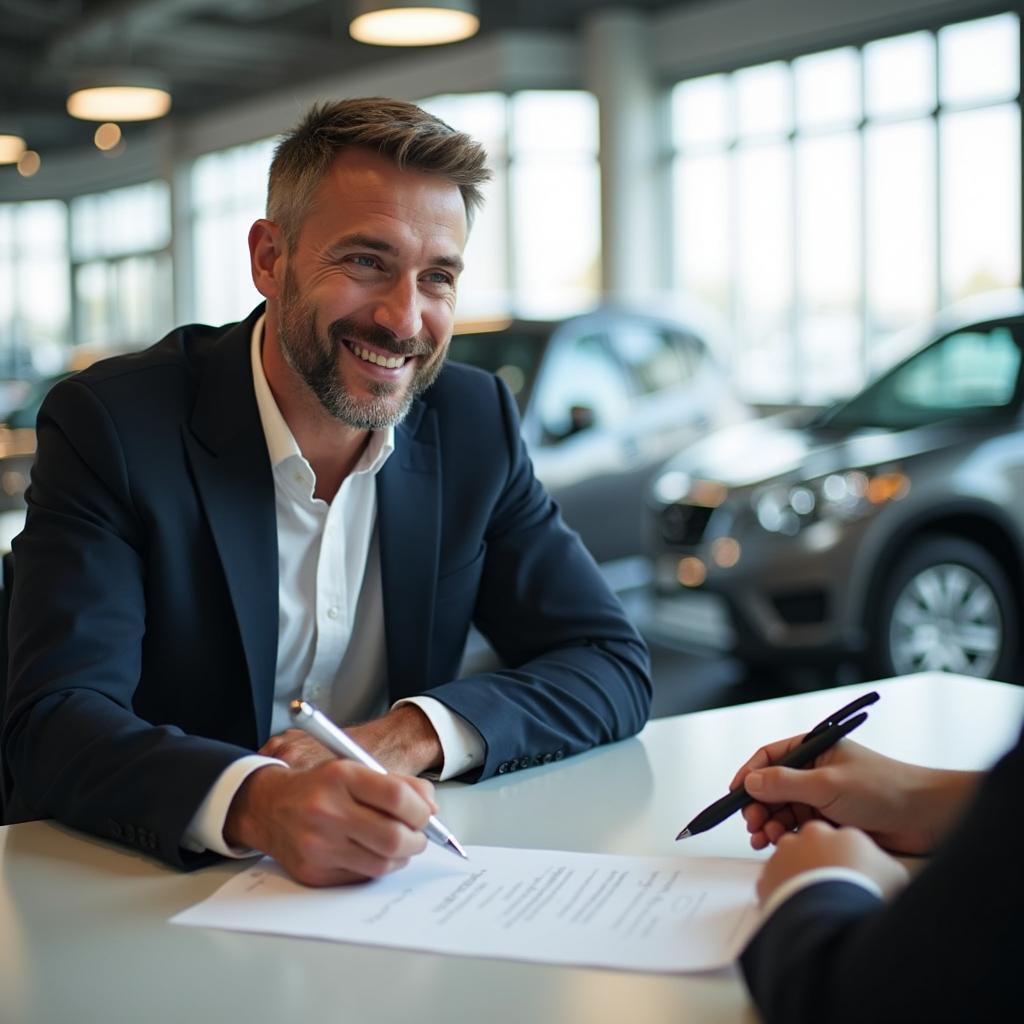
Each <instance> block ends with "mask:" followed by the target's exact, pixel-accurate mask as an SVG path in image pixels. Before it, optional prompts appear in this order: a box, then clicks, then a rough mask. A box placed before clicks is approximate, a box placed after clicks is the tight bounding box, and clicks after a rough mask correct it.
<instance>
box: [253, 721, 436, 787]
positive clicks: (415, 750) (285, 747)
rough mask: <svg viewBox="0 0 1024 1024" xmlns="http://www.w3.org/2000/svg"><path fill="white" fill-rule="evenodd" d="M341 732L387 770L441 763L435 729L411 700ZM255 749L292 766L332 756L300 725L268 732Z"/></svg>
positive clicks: (410, 771)
mask: <svg viewBox="0 0 1024 1024" xmlns="http://www.w3.org/2000/svg"><path fill="white" fill-rule="evenodd" d="M345 732H347V733H348V735H349V736H351V737H352V739H354V740H355V741H356V743H358V744H359V746H361V747H362V748H363V750H365V751H366V752H367V753H368V754H370V755H371V756H373V757H374V758H376V760H378V761H379V762H380V763H381V765H383V767H385V768H386V769H387V770H388V771H389V772H398V773H401V774H403V775H419V774H420V773H422V772H425V771H429V770H430V769H432V768H440V767H441V762H442V760H443V756H444V755H443V752H442V750H441V744H440V743H439V742H438V739H437V733H436V732H434V727H433V726H432V725H431V724H430V719H429V718H427V716H426V715H425V714H424V713H423V712H422V711H421V710H420V709H419V708H418V707H416V705H415V704H403V705H402V706H401V707H399V708H395V710H394V711H390V712H388V714H386V715H384V716H383V717H382V718H376V719H374V720H373V721H372V722H365V723H364V724H362V725H350V726H346V728H345ZM258 752H259V753H260V754H263V755H265V756H266V757H277V758H280V759H281V760H282V761H284V762H285V763H286V764H288V765H290V766H291V767H292V768H315V767H316V766H317V765H319V764H324V763H325V762H326V761H330V760H332V759H333V758H334V757H335V755H334V754H332V753H331V752H330V751H329V750H328V749H327V748H326V747H325V746H323V745H322V744H321V743H318V742H317V741H316V740H315V739H313V737H312V736H310V735H309V733H307V732H303V730H302V729H285V731H284V732H282V733H278V735H277V736H271V737H270V739H269V740H267V742H266V743H264V744H263V746H262V747H260V749H259V751H258Z"/></svg>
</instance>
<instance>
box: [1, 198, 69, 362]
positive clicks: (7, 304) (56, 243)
mask: <svg viewBox="0 0 1024 1024" xmlns="http://www.w3.org/2000/svg"><path fill="white" fill-rule="evenodd" d="M70 336H71V281H70V278H69V276H68V208H67V206H66V205H65V204H64V203H63V202H60V201H59V200H44V201H40V202H27V203H2V204H0V379H5V380H6V379H19V378H26V377H34V376H37V375H40V374H44V375H45V374H50V373H54V372H56V371H57V370H58V369H60V368H61V366H63V363H64V352H65V349H66V346H67V344H68V341H69V339H70Z"/></svg>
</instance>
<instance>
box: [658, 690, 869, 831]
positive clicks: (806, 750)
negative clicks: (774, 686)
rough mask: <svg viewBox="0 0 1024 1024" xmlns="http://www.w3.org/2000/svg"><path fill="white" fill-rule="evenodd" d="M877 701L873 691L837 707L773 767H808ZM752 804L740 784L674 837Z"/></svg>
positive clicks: (704, 828)
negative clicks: (837, 708)
mask: <svg viewBox="0 0 1024 1024" xmlns="http://www.w3.org/2000/svg"><path fill="white" fill-rule="evenodd" d="M876 700H878V694H877V693H876V692H875V691H872V692H871V693H866V694H864V696H863V697H858V698H857V699H856V700H855V701H852V702H851V703H850V704H847V705H846V707H844V708H840V709H839V710H838V711H836V712H835V713H834V714H832V715H829V716H828V718H826V719H824V720H823V721H821V722H819V723H818V724H817V725H816V726H815V727H814V728H813V729H812V730H811V731H810V732H809V733H807V735H806V736H804V738H803V739H802V740H801V741H800V745H799V746H797V747H794V748H793V749H792V750H791V751H790V752H789V753H788V754H787V755H786V756H785V757H783V758H780V759H779V760H778V761H776V762H775V764H776V765H779V766H781V767H783V768H803V766H804V765H806V764H810V763H811V762H812V761H813V760H814V759H815V758H816V757H819V756H820V755H821V754H823V753H825V751H826V750H828V749H829V747H833V746H835V745H836V744H837V743H838V742H839V741H840V740H841V739H842V738H843V737H844V736H845V735H847V733H850V732H853V730H854V729H856V728H857V726H859V725H861V724H862V723H863V722H865V721H866V720H867V717H868V716H867V712H866V711H860V709H861V708H864V707H867V706H868V705H869V704H874V703H875V701H876ZM856 711H860V714H854V712H856ZM850 715H853V717H852V718H850V717H849V716H850ZM753 802H754V798H753V797H752V796H751V795H750V794H749V793H748V792H747V791H746V789H745V788H744V786H743V785H742V784H741V785H739V786H737V787H736V789H734V790H732V792H730V793H727V794H726V795H725V796H723V797H722V798H721V800H716V801H715V802H714V803H713V804H711V805H710V806H709V807H705V808H704V810H703V811H701V812H700V814H698V815H697V817H695V818H694V819H693V821H691V822H690V823H689V825H687V826H686V828H684V829H683V830H682V832H680V833H679V835H677V836H676V840H677V841H678V840H680V839H689V838H690V837H691V836H695V835H698V834H699V833H701V832H707V830H708V829H711V828H714V827H715V826H716V825H720V824H721V823H722V822H723V821H725V819H726V818H728V817H731V816H732V815H733V814H735V813H736V812H737V811H740V810H742V809H743V808H744V807H746V806H747V805H748V804H752V803H753Z"/></svg>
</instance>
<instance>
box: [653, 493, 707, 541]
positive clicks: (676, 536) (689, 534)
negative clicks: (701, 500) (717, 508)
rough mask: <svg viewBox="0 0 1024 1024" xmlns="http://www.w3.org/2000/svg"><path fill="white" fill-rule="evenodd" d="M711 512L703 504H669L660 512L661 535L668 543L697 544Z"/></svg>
mask: <svg viewBox="0 0 1024 1024" xmlns="http://www.w3.org/2000/svg"><path fill="white" fill-rule="evenodd" d="M712 512H714V509H712V508H707V507H705V506H703V505H682V504H678V503H677V504H675V505H669V506H668V508H666V509H665V510H664V511H663V512H662V513H661V536H662V538H663V539H664V540H665V541H667V542H668V543H669V544H686V545H693V544H699V543H700V541H701V538H702V537H703V536H704V531H705V530H706V529H707V526H708V521H709V520H710V519H711V513H712Z"/></svg>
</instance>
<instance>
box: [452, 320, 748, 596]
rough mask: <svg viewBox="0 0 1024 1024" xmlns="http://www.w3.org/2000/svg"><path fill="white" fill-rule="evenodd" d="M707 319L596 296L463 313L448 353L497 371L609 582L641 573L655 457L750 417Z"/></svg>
mask: <svg viewBox="0 0 1024 1024" xmlns="http://www.w3.org/2000/svg"><path fill="white" fill-rule="evenodd" d="M720 346H721V341H720V340H719V339H718V338H717V337H715V330H714V327H713V326H712V325H711V324H710V323H709V322H705V321H702V319H701V314H700V313H699V312H698V311H696V310H693V311H691V315H690V317H689V319H682V318H672V317H667V316H658V315H649V314H644V313H638V312H633V311H630V310H625V309H616V308H612V307H604V308H600V309H597V310H594V311H592V312H590V313H586V314H583V315H580V316H574V317H570V318H568V319H564V320H547V321H545V320H511V321H499V322H494V323H489V324H482V323H477V324H464V325H462V326H461V327H460V328H459V329H458V331H457V333H456V335H455V337H454V338H453V339H452V344H451V351H450V358H452V359H455V360H458V361H460V362H464V363H470V364H472V365H474V366H478V367H480V368H482V369H485V370H488V371H490V372H492V373H496V374H497V375H498V376H499V377H501V378H502V379H503V380H504V381H505V383H506V384H507V385H508V386H509V388H510V390H511V391H512V393H513V395H514V396H515V398H516V401H517V403H518V405H519V411H520V415H521V416H522V433H523V437H524V439H525V441H526V445H527V449H528V451H529V453H530V457H531V458H532V460H533V464H534V468H535V470H536V473H537V476H538V478H539V479H540V480H541V481H542V482H543V483H544V484H545V486H546V487H547V488H548V490H549V491H550V493H551V494H552V496H553V497H554V498H555V500H556V501H557V502H558V504H559V506H560V507H561V509H562V514H563V516H564V517H565V520H566V522H567V523H568V524H569V525H570V526H571V527H572V528H573V529H574V530H576V531H577V532H578V533H579V534H580V537H581V538H582V539H583V542H584V544H586V546H587V547H588V548H589V549H590V552H591V554H593V556H594V558H595V559H596V560H597V561H598V562H599V563H600V565H601V567H602V571H603V572H604V573H605V576H606V578H607V579H608V580H609V582H610V583H611V585H612V587H613V588H614V589H616V590H618V591H619V592H623V591H626V590H629V589H631V588H635V587H640V586H642V585H643V584H645V583H647V582H648V581H649V575H650V569H649V562H648V561H647V559H646V558H645V548H646V507H645V501H644V495H645V493H646V491H647V489H648V487H649V485H650V483H651V480H652V479H653V478H654V476H655V475H656V474H657V472H658V470H659V469H660V468H661V466H662V465H663V464H664V463H665V461H666V460H667V459H668V458H669V457H670V456H672V455H674V454H675V453H676V452H678V451H679V449H680V448H681V447H683V446H685V445H687V444H690V443H692V442H693V441H695V440H697V439H698V438H701V437H703V436H704V435H705V434H707V433H708V431H710V430H714V429H717V428H720V427H723V426H726V425H728V424H731V423H736V422H739V421H741V420H743V419H745V418H747V417H749V416H750V412H749V410H748V409H747V407H746V406H744V405H743V404H742V403H740V402H739V401H738V400H737V399H736V398H735V397H734V395H733V392H732V389H731V387H730V385H729V382H728V378H727V376H726V373H725V371H724V369H723V367H722V365H721V361H720V358H719V352H718V348H719V347H720Z"/></svg>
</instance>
